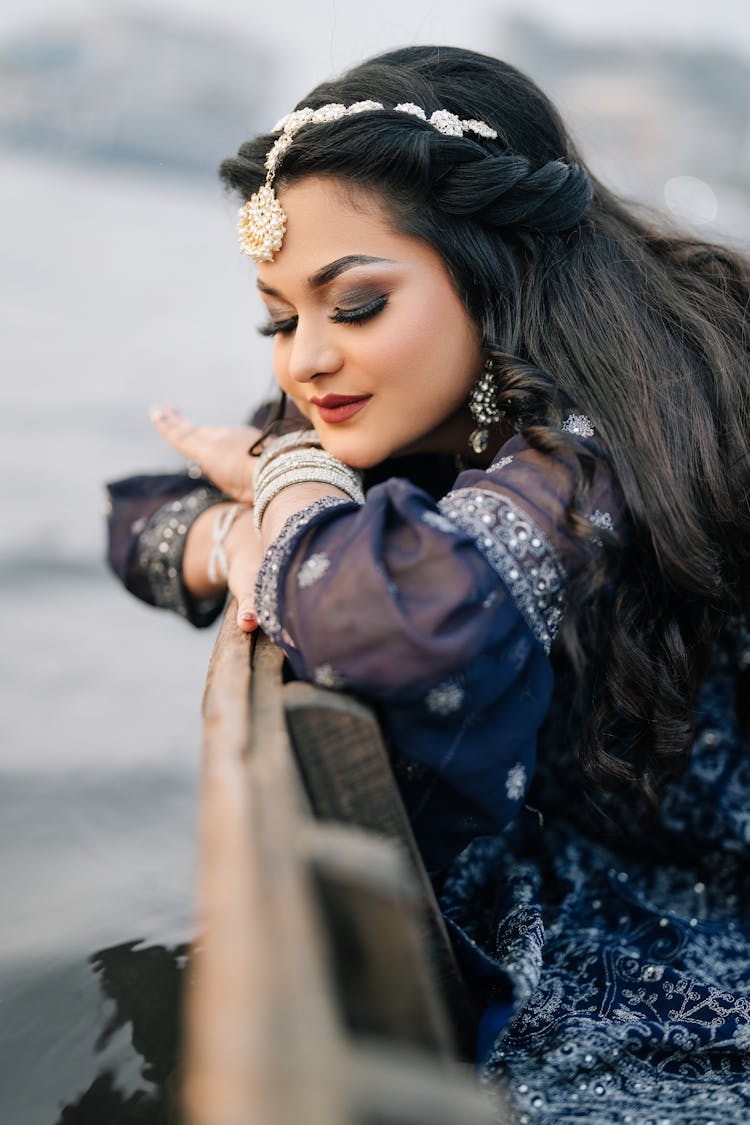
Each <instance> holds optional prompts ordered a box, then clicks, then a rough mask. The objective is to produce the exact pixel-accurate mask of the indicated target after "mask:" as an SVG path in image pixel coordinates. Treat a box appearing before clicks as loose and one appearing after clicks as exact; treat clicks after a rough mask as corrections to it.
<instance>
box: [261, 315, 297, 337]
mask: <svg viewBox="0 0 750 1125" xmlns="http://www.w3.org/2000/svg"><path fill="white" fill-rule="evenodd" d="M296 327H297V317H296V316H288V317H287V318H286V320H269V321H268V323H267V324H261V325H259V327H258V331H259V332H260V334H261V336H279V335H280V336H288V335H289V333H290V332H294V329H295V328H296Z"/></svg>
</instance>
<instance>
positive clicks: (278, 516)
mask: <svg viewBox="0 0 750 1125" xmlns="http://www.w3.org/2000/svg"><path fill="white" fill-rule="evenodd" d="M329 496H330V497H332V498H334V499H336V500H349V499H350V498H349V496H347V494H346V493H345V492H342V491H341V489H338V488H334V487H333V486H332V485H329V484H320V483H317V482H308V483H306V484H293V485H290V486H289V488H285V489H283V490H282V491H281V492H279V493H278V494H277V495H276V496H274V498H273V500H271V501H270V503H269V504H268V507H267V508H266V510H265V512H264V513H263V519H262V521H261V525H260V532H261V544H262V547H263V550H264V551H266V550H267V549H268V548H269V547H270V546H271V544H272V543H273V542H274V540H275V539H276V538H277V537H278V535H279V533H280V531H281V529H282V528H283V526H284V524H285V523H286V521H287V520H288V519H289V518H290V517H291V516H293V515H296V513H297V512H301V511H303V510H304V509H305V508H308V507H309V506H310V505H311V504H314V503H315V501H316V500H323V499H325V498H326V497H329Z"/></svg>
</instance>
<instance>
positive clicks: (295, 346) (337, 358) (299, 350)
mask: <svg viewBox="0 0 750 1125" xmlns="http://www.w3.org/2000/svg"><path fill="white" fill-rule="evenodd" d="M342 363H343V355H342V353H341V349H340V348H339V346H338V345H337V343H336V342H335V340H334V339H332V333H331V331H330V329H329V326H328V325H326V324H322V325H321V324H318V323H315V322H312V321H310V320H307V321H303V320H302V317H300V318H299V319H298V321H297V327H296V329H295V331H294V336H293V338H292V345H291V349H290V351H289V354H288V369H287V370H288V374H289V378H290V379H293V380H294V381H295V382H296V383H308V382H310V380H311V379H314V378H315V377H316V376H317V375H331V374H333V373H334V372H336V371H338V370H339V368H340V367H341V365H342Z"/></svg>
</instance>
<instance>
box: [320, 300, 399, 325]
mask: <svg viewBox="0 0 750 1125" xmlns="http://www.w3.org/2000/svg"><path fill="white" fill-rule="evenodd" d="M387 304H388V298H387V296H385V294H384V295H383V296H380V297H375V299H374V300H372V301H368V302H367V304H366V305H359V306H358V307H357V308H356V309H341V308H337V309H335V311H334V313H333V315H332V316H331V320H332V321H333V322H334V324H364V322H365V321H366V320H371V319H372V317H374V316H377V315H378V313H379V312H380V311H381V310H382V309H384V308H385V306H386V305H387Z"/></svg>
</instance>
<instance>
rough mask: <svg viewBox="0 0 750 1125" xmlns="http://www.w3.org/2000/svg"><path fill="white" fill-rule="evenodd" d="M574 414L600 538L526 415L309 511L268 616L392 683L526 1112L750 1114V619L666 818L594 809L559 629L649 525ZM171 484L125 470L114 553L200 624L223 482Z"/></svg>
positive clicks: (475, 972) (282, 563)
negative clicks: (137, 485)
mask: <svg viewBox="0 0 750 1125" xmlns="http://www.w3.org/2000/svg"><path fill="white" fill-rule="evenodd" d="M563 429H565V430H566V431H567V432H568V434H569V437H570V440H571V441H576V442H580V443H582V444H583V445H584V446H585V447H588V448H589V449H590V451H591V452H592V453H594V454H595V455H596V464H597V468H596V472H595V475H594V479H593V481H592V484H591V488H590V490H589V493H588V500H587V503H588V504H589V509H588V511H587V512H586V513H585V514H586V515H587V517H588V519H589V520H590V522H591V524H592V529H593V534H592V537H591V538H590V539H588V540H587V541H586V542H582V541H581V540H580V539H579V538H576V537H574V536H573V535H572V534H571V533H570V532H569V531H568V530H567V522H566V519H565V510H566V506H567V503H568V501H569V499H570V497H571V494H572V490H573V487H574V482H575V475H576V471H577V461H576V459H575V458H574V457H572V456H565V455H560V456H556V457H551V456H547V455H543V454H541V453H539V452H538V451H536V450H533V449H530V448H529V447H528V446H527V445H526V443H525V442H524V440H523V438H522V437H520V436H516V437H514V438H513V439H512V440H511V441H509V442H508V443H506V445H505V446H504V447H503V449H502V450H501V451H500V453H499V454H498V456H497V457H496V459H495V461H494V462H493V464H492V465H491V466H490V467H489V469H488V470H487V471H470V472H464V473H462V474H461V475H460V476H459V477H458V479H457V480H456V481H455V482H454V483H453V487H452V488H451V489H450V491H448V492H447V494H446V495H443V496H442V498H441V499H439V500H437V501H436V500H435V499H434V498H433V497H432V496H430V495H429V494H428V493H427V492H426V491H424V490H423V489H422V488H420V487H418V486H417V485H416V484H414V483H413V482H411V481H409V480H407V479H403V478H398V477H396V478H387V479H385V480H384V481H383V482H382V483H380V484H378V485H375V486H374V487H372V488H370V490H369V491H368V493H367V498H366V501H365V503H364V504H363V505H361V506H358V505H356V504H353V503H351V502H350V501H346V500H336V499H330V500H327V501H321V502H318V503H317V504H315V505H312V506H311V507H310V508H308V509H306V510H305V511H303V512H301V513H298V514H297V515H295V516H293V517H292V518H291V519H290V520H289V521H288V522H287V524H286V526H285V528H284V530H283V531H282V533H281V535H280V536H279V537H278V539H277V540H276V542H275V543H274V545H273V546H272V548H271V549H270V550H269V552H268V553H267V555H266V558H265V560H264V564H263V567H262V570H261V573H260V575H259V579H258V587H257V598H256V601H257V610H258V617H259V620H260V623H261V626H262V627H263V629H264V631H265V632H267V633H268V634H269V635H270V636H271V637H272V638H274V639H275V640H276V641H277V643H278V644H280V645H281V646H282V647H283V648H284V650H285V652H286V655H287V659H288V661H289V663H290V664H291V666H292V668H293V670H294V672H295V674H296V675H297V676H299V677H300V678H303V679H308V680H311V681H314V682H317V683H319V684H322V685H323V686H326V687H330V688H336V689H343V690H348V691H353V692H355V693H356V694H358V695H360V696H363V697H365V698H368V699H370V700H371V701H372V702H373V704H374V705H375V707H376V708H377V710H378V713H379V716H380V719H381V723H382V726H383V729H384V732H385V734H386V738H387V741H388V743H389V747H390V750H391V753H392V756H393V761H394V765H395V769H396V775H397V778H398V780H399V784H400V787H401V790H402V793H403V796H404V800H405V803H406V806H407V809H408V811H409V814H410V818H411V821H412V824H413V827H414V831H415V834H416V836H417V839H418V842H419V845H420V848H421V851H422V854H423V856H424V859H425V863H426V865H427V867H428V869H429V870H430V872H431V873H432V875H433V877H434V879H435V882H436V886H437V887H438V889H439V892H440V898H441V905H442V907H443V910H444V913H445V915H446V918H447V920H448V924H449V927H450V929H451V932H452V935H453V937H454V940H455V943H456V948H457V951H458V954H459V957H460V958H461V960H462V962H463V965H464V968H465V970H466V973H467V976H468V978H469V979H470V981H471V982H472V987H473V988H474V990H475V991H476V993H477V995H478V997H479V998H480V999H481V1002H482V1007H483V1010H484V1015H483V1018H482V1021H481V1024H480V1028H479V1035H478V1042H477V1063H478V1067H479V1069H480V1074H481V1077H482V1080H483V1081H484V1082H486V1083H487V1084H488V1085H494V1084H500V1085H502V1086H503V1087H506V1088H507V1091H508V1092H509V1094H510V1096H511V1098H512V1100H513V1101H514V1103H515V1104H516V1106H517V1108H518V1115H519V1116H518V1120H519V1121H520V1122H521V1123H525V1122H539V1123H545V1125H546V1123H550V1125H551V1123H553V1122H554V1123H555V1125H558V1123H563V1122H582V1121H585V1122H597V1123H601V1125H604V1123H607V1125H613V1123H614V1125H619V1123H625V1122H633V1123H638V1125H644V1123H646V1122H654V1123H657V1122H658V1123H660V1125H667V1123H671V1125H708V1123H709V1122H710V1121H716V1122H719V1121H721V1122H727V1121H729V1122H740V1121H742V1122H744V1121H745V1119H746V1118H747V1116H748V1113H750V947H749V946H748V937H749V936H750V873H749V872H748V865H747V860H748V848H749V846H750V766H749V764H748V763H749V762H750V758H749V757H748V745H747V743H746V742H745V741H744V740H743V738H742V737H741V735H740V733H739V730H738V723H737V719H736V711H735V699H734V693H735V687H736V682H737V674H738V672H739V671H740V670H741V669H743V668H744V667H746V666H747V665H748V664H750V643H749V642H748V641H747V638H746V637H745V635H744V634H743V633H742V632H741V631H740V630H738V629H735V630H733V629H732V628H730V627H728V628H727V629H726V630H725V631H724V634H723V635H722V637H721V638H720V641H719V642H718V643H717V645H716V647H715V652H714V659H713V666H712V668H711V670H710V672H709V674H708V675H707V677H706V679H705V681H704V684H703V688H702V692H701V696H700V703H699V708H698V715H697V723H696V745H695V750H694V754H693V759H692V764H691V767H690V770H689V772H688V773H687V775H686V776H685V777H683V779H682V780H681V781H680V783H679V784H677V785H675V786H673V787H672V789H671V790H670V791H669V793H668V796H667V798H666V800H665V802H664V805H663V807H662V809H661V813H660V818H659V820H658V821H655V822H653V823H648V824H645V825H644V824H643V823H641V822H638V821H637V820H636V819H635V818H634V817H633V816H631V815H629V810H628V809H627V808H625V807H624V806H623V804H622V802H621V800H620V799H619V798H618V799H617V800H615V799H613V800H612V801H611V802H610V807H609V808H607V807H606V806H607V801H606V799H603V800H602V801H600V804H603V805H604V806H605V808H604V811H605V812H607V813H609V814H610V815H609V817H608V818H605V817H604V816H602V815H600V814H597V813H596V812H594V810H593V809H592V807H591V806H590V805H589V804H588V803H587V802H586V801H585V800H584V797H583V783H582V778H581V774H580V770H579V767H578V764H577V761H576V758H575V753H574V751H573V749H572V747H571V746H570V745H568V744H567V742H566V739H565V738H564V737H562V736H561V735H560V734H559V733H558V732H561V731H562V730H564V729H565V723H564V719H565V700H564V698H561V697H560V695H561V694H562V693H558V694H556V692H555V678H554V675H553V669H552V664H551V662H550V655H549V654H550V647H551V645H552V643H553V640H554V636H555V633H556V631H557V627H558V623H559V621H560V618H561V616H562V614H563V613H564V612H565V591H566V587H567V584H568V582H569V581H570V580H571V578H573V577H574V576H575V575H576V574H578V573H579V572H580V571H581V569H582V568H584V567H585V566H586V565H587V563H589V562H590V561H591V559H592V557H593V556H594V555H595V554H596V553H597V552H598V551H601V550H602V549H604V546H603V544H605V543H606V542H608V541H610V540H612V539H613V538H615V537H616V536H617V535H618V534H619V535H620V536H626V534H627V527H626V518H625V515H624V512H623V510H622V503H621V499H620V496H619V491H618V489H617V485H616V482H615V481H614V480H613V479H612V475H611V473H610V471H609V468H608V463H607V460H606V458H605V457H603V456H601V451H600V450H599V449H598V447H597V445H596V435H595V433H594V429H593V426H592V425H591V423H590V422H589V421H588V419H586V418H585V417H583V416H580V415H572V416H571V417H569V418H568V419H567V420H566V422H565V423H564V424H563ZM136 479H137V480H140V481H143V480H144V478H136ZM170 487H171V491H169V492H168V495H167V499H166V501H165V502H164V503H162V504H160V505H158V506H154V505H153V503H152V504H151V506H150V507H149V509H148V515H147V516H146V517H145V524H144V526H142V527H140V530H139V531H137V532H136V533H134V532H133V531H132V528H133V525H135V526H136V527H139V526H140V525H139V517H137V515H136V513H137V511H138V510H139V503H140V501H139V502H138V503H135V502H134V499H133V485H132V484H131V483H130V482H120V484H119V485H116V486H113V490H112V496H113V505H114V510H113V514H112V529H113V530H112V539H111V543H112V545H113V546H112V556H111V557H112V563H113V566H114V567H115V569H116V570H117V572H118V573H119V574H120V576H121V577H122V578H123V580H124V581H125V582H126V584H127V585H128V586H129V587H130V588H131V589H133V590H134V592H136V593H138V594H139V596H141V597H144V596H145V597H146V598H147V600H151V601H153V602H155V603H157V604H165V605H171V607H172V608H178V609H180V610H181V612H183V613H185V615H186V616H188V617H190V618H191V619H192V620H194V621H195V622H196V623H198V624H201V623H204V622H205V621H206V620H208V619H210V617H211V616H212V615H215V613H216V612H218V609H219V606H218V604H217V605H215V606H210V605H209V606H205V605H204V606H198V607H196V606H193V605H191V604H190V602H189V599H188V598H187V595H186V594H185V592H184V591H181V590H180V589H179V546H177V547H175V533H176V531H177V528H178V527H179V528H184V527H185V526H189V522H188V521H187V520H186V519H184V518H183V512H184V509H185V505H186V504H187V503H188V500H189V498H190V496H192V495H199V499H198V500H196V504H197V506H198V507H199V508H201V509H202V507H204V506H205V504H206V503H209V502H216V500H217V499H220V498H221V497H220V496H219V495H218V494H214V495H213V496H212V495H211V492H210V489H209V486H208V485H207V484H206V483H205V482H198V483H196V482H190V484H189V485H187V484H184V485H183V486H179V485H176V484H173V485H171V486H170ZM182 487H184V493H183V492H182V491H181V488H182ZM199 488H200V493H198V492H197V491H196V490H197V489H199ZM175 489H176V492H175ZM148 492H149V489H148V488H147V487H146V488H145V492H144V495H145V494H148ZM177 493H179V495H177V499H174V496H175V495H176V494H177ZM144 503H145V501H144ZM174 504H178V505H179V510H173V506H174ZM170 512H171V513H172V514H171V515H170ZM134 516H135V517H136V518H135V519H134V518H133V517H134ZM176 516H177V517H179V518H180V522H179V523H178V524H177V525H176V527H170V524H169V522H168V520H169V519H171V520H174V519H175V517H176ZM168 527H169V528H170V530H171V532H172V534H171V535H166V529H167V528H168ZM612 533H614V535H613V534H612ZM182 534H183V533H182V532H180V535H182ZM160 537H161V538H160ZM610 549H612V548H610ZM166 557H168V562H169V565H168V566H167V565H166V561H165V560H166ZM165 567H166V570H165ZM167 571H169V573H170V574H171V579H169V576H168V574H167ZM170 581H171V583H172V585H171V587H170V585H169V582H170Z"/></svg>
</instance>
